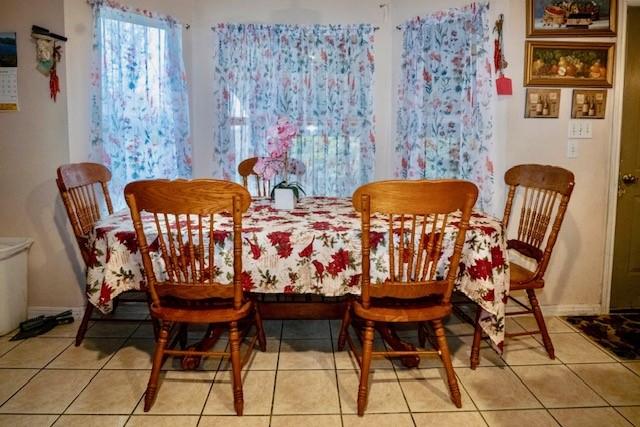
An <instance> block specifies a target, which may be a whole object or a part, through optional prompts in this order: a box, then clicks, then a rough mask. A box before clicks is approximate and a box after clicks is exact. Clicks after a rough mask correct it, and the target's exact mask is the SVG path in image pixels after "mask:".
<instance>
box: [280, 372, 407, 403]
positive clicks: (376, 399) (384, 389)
mask: <svg viewBox="0 0 640 427" xmlns="http://www.w3.org/2000/svg"><path fill="white" fill-rule="evenodd" d="M278 375H280V372H278ZM359 382H360V373H359V371H354V370H350V371H343V370H341V371H338V385H339V390H340V404H341V407H342V413H343V414H355V413H357V412H358V403H357V399H358V385H359ZM365 411H366V413H368V414H376V413H388V412H408V411H409V408H407V403H406V402H405V399H404V396H403V395H402V389H401V388H400V384H399V383H398V378H397V377H396V373H395V372H394V371H393V370H391V369H378V370H373V371H371V372H370V373H369V399H368V402H367V407H366V409H365Z"/></svg>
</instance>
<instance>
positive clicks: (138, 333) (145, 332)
mask: <svg viewBox="0 0 640 427" xmlns="http://www.w3.org/2000/svg"><path fill="white" fill-rule="evenodd" d="M131 338H151V339H153V338H155V335H154V333H153V325H152V324H151V322H142V323H141V324H140V326H138V328H137V329H136V330H135V331H134V332H133V335H131Z"/></svg>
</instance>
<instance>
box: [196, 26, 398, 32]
mask: <svg viewBox="0 0 640 427" xmlns="http://www.w3.org/2000/svg"><path fill="white" fill-rule="evenodd" d="M185 28H186V29H187V30H188V29H189V28H191V25H189V24H185ZM396 28H397V29H399V30H400V29H401V28H400V26H399V25H398V26H397V27H396ZM211 29H212V30H214V31H215V30H216V27H211ZM379 29H380V27H373V31H378V30H379Z"/></svg>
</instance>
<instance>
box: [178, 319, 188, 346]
mask: <svg viewBox="0 0 640 427" xmlns="http://www.w3.org/2000/svg"><path fill="white" fill-rule="evenodd" d="M178 333H179V334H180V335H179V344H180V350H184V349H185V348H187V344H188V343H189V324H188V323H181V324H180V331H179V332H178Z"/></svg>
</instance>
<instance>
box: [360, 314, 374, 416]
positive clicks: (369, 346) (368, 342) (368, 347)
mask: <svg viewBox="0 0 640 427" xmlns="http://www.w3.org/2000/svg"><path fill="white" fill-rule="evenodd" d="M372 351H373V322H372V321H370V320H367V322H366V325H365V328H364V337H363V342H362V364H361V366H360V385H359V386H358V415H359V416H363V415H364V409H365V408H366V407H367V397H368V395H369V367H370V366H371V352H372Z"/></svg>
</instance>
